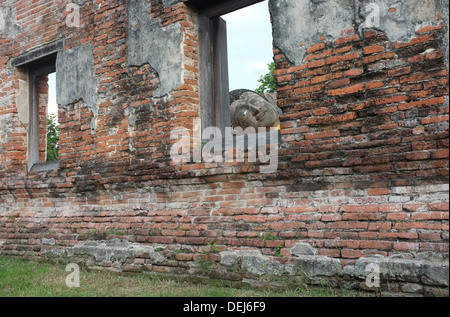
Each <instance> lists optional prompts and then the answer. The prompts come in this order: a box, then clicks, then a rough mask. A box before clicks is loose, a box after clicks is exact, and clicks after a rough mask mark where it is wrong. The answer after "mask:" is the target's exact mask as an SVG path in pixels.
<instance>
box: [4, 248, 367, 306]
mask: <svg viewBox="0 0 450 317" xmlns="http://www.w3.org/2000/svg"><path fill="white" fill-rule="evenodd" d="M65 268H66V267H65V265H53V264H47V263H40V262H33V261H28V260H24V259H22V258H19V257H4V256H0V297H359V296H364V294H362V293H359V292H355V291H349V290H344V291H342V290H341V291H337V290H332V289H328V288H325V287H323V288H317V289H310V288H302V289H296V290H291V289H286V290H275V291H274V290H260V289H253V288H233V287H231V286H230V287H226V286H217V285H212V284H211V285H207V284H194V283H190V282H188V281H186V280H182V279H167V278H162V277H160V276H154V275H148V274H143V273H142V274H133V275H126V276H125V275H122V274H118V273H115V272H110V271H103V270H102V271H97V270H84V269H83V268H82V269H81V272H80V287H79V288H69V287H67V286H66V282H65V281H66V277H67V275H69V274H70V272H66V271H65Z"/></svg>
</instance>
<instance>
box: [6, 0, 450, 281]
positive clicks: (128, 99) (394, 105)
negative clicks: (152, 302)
mask: <svg viewBox="0 0 450 317" xmlns="http://www.w3.org/2000/svg"><path fill="white" fill-rule="evenodd" d="M29 2H30V1H27V0H19V1H6V2H5V4H2V5H4V6H5V7H6V6H8V7H10V8H12V12H13V13H14V14H13V16H14V25H15V26H14V27H12V26H10V27H9V31H11V30H13V31H14V36H11V33H10V34H5V33H0V47H1V54H0V162H1V164H0V253H1V254H7V255H37V256H51V257H54V256H61V255H74V254H75V255H78V256H83V252H81V251H80V252H79V253H77V252H78V251H76V250H79V249H77V248H78V247H80V246H84V243H85V242H86V241H90V242H91V243H93V244H92V245H95V244H97V245H99V246H103V247H105V248H106V245H104V244H102V243H105V241H111V239H112V238H119V239H121V240H125V241H128V242H129V243H131V244H132V245H133V246H136V245H135V244H133V243H136V244H138V245H140V246H143V247H144V246H145V247H151V248H157V247H162V248H163V249H162V250H163V251H161V253H160V255H159V256H160V257H161V258H158V257H156V258H157V259H158V260H155V258H154V257H152V256H150V255H149V254H150V253H151V252H150V251H148V250H146V251H145V250H144V251H145V252H144V251H142V253H141V254H134V253H133V252H132V253H130V254H134V256H129V257H128V258H127V257H125V258H124V259H118V258H117V254H116V255H115V256H111V258H109V259H103V258H102V259H99V258H96V261H94V262H92V263H91V264H92V265H103V266H117V267H120V268H122V269H125V270H135V269H139V270H142V269H143V270H150V271H154V272H166V273H189V274H194V273H197V274H198V273H199V272H200V269H199V264H198V263H199V260H200V261H205V259H206V260H208V261H211V262H214V263H216V265H218V263H219V262H220V261H221V257H220V255H219V254H218V253H215V252H223V251H232V250H259V251H260V252H261V253H262V254H263V255H264V256H267V257H268V258H269V259H271V260H272V261H278V262H279V263H281V264H283V265H291V264H293V263H294V262H295V259H296V254H292V252H293V251H292V250H293V249H292V248H294V247H295V246H296V245H297V244H298V243H299V242H302V243H308V244H310V245H311V246H313V247H314V248H315V249H316V250H317V254H318V255H323V256H328V257H331V258H336V259H340V260H342V263H343V264H346V265H347V264H349V265H350V264H355V262H356V260H357V259H360V258H361V257H367V256H373V255H381V256H384V257H388V256H393V255H400V256H402V257H405V258H408V259H425V260H430V259H434V260H446V259H448V251H449V250H448V217H449V216H448V215H449V204H448V165H449V162H448V160H449V150H448V67H447V66H446V60H445V54H444V52H443V50H444V49H445V37H444V34H445V32H447V30H448V23H447V22H445V21H444V22H443V21H441V20H438V21H431V22H430V23H429V24H426V25H424V26H423V27H421V28H418V29H417V33H416V34H415V35H414V36H413V38H412V39H411V40H408V41H394V40H391V39H390V38H389V37H388V36H387V35H386V34H385V33H383V32H381V31H373V30H365V31H364V32H362V33H361V34H359V32H355V31H354V30H353V29H351V28H346V29H343V30H340V31H339V32H341V31H342V34H341V35H340V36H338V38H336V39H334V40H330V39H327V38H325V37H323V38H322V39H318V40H317V41H315V42H314V43H308V45H307V47H305V50H306V51H307V53H306V55H305V56H306V57H305V59H304V60H302V61H301V62H298V61H295V60H294V59H295V58H289V57H287V56H286V54H285V52H283V50H282V49H281V48H280V47H277V46H276V45H275V48H274V59H275V62H276V65H277V70H276V78H277V83H278V98H279V106H280V107H281V108H282V109H283V112H284V115H283V116H282V118H281V119H282V125H281V133H282V144H281V145H280V152H279V166H278V170H277V172H276V173H272V174H260V173H258V171H259V167H258V166H256V164H254V163H248V162H246V163H226V164H218V163H192V164H176V163H174V162H172V161H171V159H170V149H171V146H172V145H173V143H174V142H175V141H176V140H172V139H171V138H170V132H171V131H172V130H173V129H174V128H176V127H185V128H188V129H192V125H193V119H195V118H199V117H200V105H199V78H198V76H199V60H198V32H197V16H196V13H195V10H193V9H192V8H190V7H188V6H186V5H185V4H183V3H178V4H174V5H172V6H169V7H165V3H163V2H162V1H161V0H151V1H147V4H148V12H147V13H148V14H147V15H146V16H144V17H139V16H138V17H136V19H138V21H139V23H141V24H142V23H144V22H145V21H147V20H145V19H148V22H145V23H149V24H150V25H153V24H151V23H159V25H160V28H161V29H162V30H165V31H167V34H168V37H169V35H170V34H175V36H174V37H173V38H176V36H178V35H179V34H181V35H182V42H181V47H180V51H179V52H178V53H180V54H181V55H182V59H181V61H182V62H181V65H182V71H180V70H178V71H177V74H180V76H181V77H180V78H181V82H180V83H179V85H178V86H177V87H175V88H174V89H173V90H171V91H170V93H168V94H166V95H163V96H160V95H159V93H158V89H161V87H163V86H164V84H165V83H162V81H165V79H162V77H161V75H160V74H159V73H158V72H157V71H156V70H155V67H156V66H157V65H150V64H149V63H143V64H142V65H133V64H132V63H130V62H129V54H131V53H130V52H129V51H130V50H131V48H130V47H129V45H128V43H127V36H128V37H129V36H130V34H131V32H132V30H134V27H135V26H133V25H132V23H131V22H130V21H129V20H130V19H131V18H130V17H131V16H132V15H133V14H134V13H133V11H132V9H130V6H131V5H142V4H143V2H142V1H140V0H139V1H134V0H133V1H130V2H129V3H128V2H124V1H115V0H110V1H101V2H100V1H80V3H82V6H81V11H80V14H81V17H82V19H81V26H80V27H79V28H70V27H67V26H66V24H65V17H66V15H67V12H65V8H66V5H67V2H66V1H50V2H49V1H43V0H42V1H33V4H32V5H30V3H29ZM272 13H273V14H272V15H273V19H274V21H275V22H276V19H277V16H276V15H275V14H274V12H272ZM129 18H130V19H129ZM436 18H438V16H437V14H436ZM143 21H144V22H143ZM274 25H276V23H274ZM138 27H139V24H138V25H137V28H138ZM171 28H173V29H171ZM170 30H174V31H173V33H170V32H172V31H170ZM282 31H283V30H278V32H282ZM11 32H12V31H11ZM274 35H276V33H274ZM319 38H320V36H319ZM443 38H444V40H443ZM57 39H64V49H63V50H62V51H61V52H60V53H59V57H60V56H62V57H61V59H60V61H66V60H69V59H70V54H72V53H70V52H77V53H76V54H83V55H79V56H83V57H86V58H87V57H89V56H91V55H92V56H93V65H94V66H93V69H89V67H88V66H86V65H89V63H88V62H86V63H82V65H81V64H76V63H75V64H74V67H75V68H76V67H80V68H81V69H83V71H84V68H83V67H88V68H86V71H85V72H84V73H83V74H88V73H89V72H90V71H91V70H92V76H90V75H86V76H85V78H89V80H92V82H93V83H94V85H95V89H94V92H95V95H94V96H92V95H89V96H88V94H86V95H83V94H82V93H81V92H80V91H82V90H83V89H84V88H83V89H81V88H79V89H78V91H76V92H80V95H79V96H78V97H79V98H77V99H74V100H70V102H67V104H61V105H60V108H59V122H60V128H61V141H60V143H59V144H60V160H59V169H58V170H54V171H46V172H45V171H44V172H36V171H32V172H30V173H27V172H26V171H27V156H26V151H27V130H26V129H27V122H23V121H24V120H23V118H22V117H23V114H22V113H21V111H22V112H23V110H20V109H19V108H20V104H18V101H17V100H19V99H20V98H19V95H20V87H19V86H20V81H19V79H22V80H24V79H26V76H24V74H23V70H21V69H17V68H14V67H11V66H10V64H9V63H10V61H11V60H12V59H13V58H16V57H18V56H20V55H21V54H23V53H26V52H28V51H30V50H32V49H33V48H36V47H38V46H40V45H42V44H44V43H48V42H51V41H54V40H57ZM144 39H145V40H148V39H146V38H144ZM174 41H175V42H176V40H174ZM275 44H276V43H275ZM302 45H305V44H302ZM447 47H448V41H447ZM133 49H134V48H133ZM141 49H142V50H145V47H144V48H141ZM80 52H84V53H80ZM86 52H87V53H88V54H86ZM69 53H70V54H69ZM158 53H159V54H162V55H163V56H164V54H170V52H154V54H158ZM74 54H75V53H74ZM168 56H170V55H168ZM87 60H88V59H87ZM83 65H84V66H83ZM57 71H58V70H57ZM178 72H179V73H178ZM177 74H176V75H177ZM85 78H79V79H78V81H80V82H81V81H82V80H84V79H85ZM73 83H74V84H73V86H76V85H77V83H78V82H77V81H76V80H75V79H74V81H73ZM66 88H67V90H70V89H71V88H70V87H66ZM87 91H89V88H88V89H87ZM83 92H84V90H83ZM113 241H114V240H113ZM212 243H214V246H215V247H214V248H212V247H211V244H212ZM126 246H127V247H129V245H126ZM74 250H75V251H74ZM89 250H91V249H89ZM128 250H129V249H128ZM91 251H92V250H91ZM147 251H148V252H147ZM151 251H152V252H153V253H154V249H152V250H151ZM212 251H214V252H212ZM89 252H90V251H86V250H85V251H84V255H89ZM153 253H152V254H153ZM205 253H206V255H205ZM90 256H92V254H90ZM222 264H223V263H222ZM217 272H222V271H221V270H218V271H217ZM217 272H216V274H219V273H217ZM222 277H225V278H236V276H235V275H233V274H232V273H230V272H228V275H223V276H222Z"/></svg>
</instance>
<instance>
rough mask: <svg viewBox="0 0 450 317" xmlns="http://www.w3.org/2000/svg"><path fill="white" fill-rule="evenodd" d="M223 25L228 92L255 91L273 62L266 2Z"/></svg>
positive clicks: (52, 81)
mask: <svg viewBox="0 0 450 317" xmlns="http://www.w3.org/2000/svg"><path fill="white" fill-rule="evenodd" d="M222 18H223V19H224V20H225V21H226V22H227V37H228V68H229V77H230V80H229V81H230V91H231V90H235V89H243V88H245V89H250V90H255V89H256V88H258V87H259V85H260V84H259V83H258V79H259V78H260V77H261V76H264V75H265V74H267V72H268V66H267V64H269V63H271V62H273V52H272V25H271V23H270V14H269V7H268V1H267V0H266V1H264V2H260V3H257V4H255V5H252V6H250V7H247V8H244V9H241V10H238V11H235V12H232V13H230V14H227V15H224V16H222ZM55 77H56V76H55V74H52V75H50V76H49V88H50V91H49V113H56V112H57V105H56V78H55Z"/></svg>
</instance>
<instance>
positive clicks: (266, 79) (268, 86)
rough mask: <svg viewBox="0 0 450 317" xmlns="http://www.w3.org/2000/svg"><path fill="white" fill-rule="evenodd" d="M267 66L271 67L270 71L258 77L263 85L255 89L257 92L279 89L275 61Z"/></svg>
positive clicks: (269, 91)
mask: <svg viewBox="0 0 450 317" xmlns="http://www.w3.org/2000/svg"><path fill="white" fill-rule="evenodd" d="M267 66H268V67H269V72H268V73H267V74H266V75H264V76H261V78H260V79H258V82H259V83H260V84H261V86H259V87H258V88H256V90H255V92H256V93H257V94H260V95H262V94H264V93H274V92H276V91H277V83H276V81H275V63H274V62H272V63H270V64H267Z"/></svg>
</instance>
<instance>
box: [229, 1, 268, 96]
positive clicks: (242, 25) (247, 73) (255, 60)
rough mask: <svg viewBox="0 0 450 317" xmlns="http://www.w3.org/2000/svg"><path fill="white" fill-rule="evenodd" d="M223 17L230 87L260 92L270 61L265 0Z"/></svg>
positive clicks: (266, 3) (231, 88)
mask: <svg viewBox="0 0 450 317" xmlns="http://www.w3.org/2000/svg"><path fill="white" fill-rule="evenodd" d="M222 18H223V19H224V20H225V21H226V23H227V42H228V74H229V90H230V91H233V90H237V89H248V90H252V91H259V90H260V89H259V88H260V87H261V85H262V83H261V77H264V76H266V75H267V74H268V72H269V65H271V64H272V63H273V44H272V42H273V41H272V23H271V22H270V13H269V7H268V1H267V0H266V1H264V2H261V3H257V4H254V5H252V6H249V7H246V8H243V9H240V10H237V11H234V12H231V13H229V14H226V15H223V16H222ZM262 92H267V91H266V90H265V91H262ZM270 92H273V91H270Z"/></svg>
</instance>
